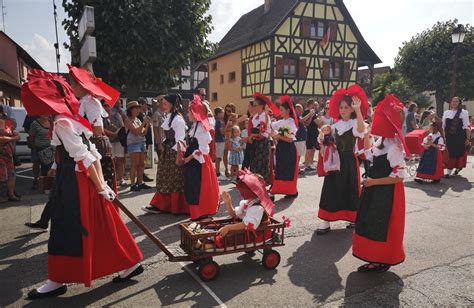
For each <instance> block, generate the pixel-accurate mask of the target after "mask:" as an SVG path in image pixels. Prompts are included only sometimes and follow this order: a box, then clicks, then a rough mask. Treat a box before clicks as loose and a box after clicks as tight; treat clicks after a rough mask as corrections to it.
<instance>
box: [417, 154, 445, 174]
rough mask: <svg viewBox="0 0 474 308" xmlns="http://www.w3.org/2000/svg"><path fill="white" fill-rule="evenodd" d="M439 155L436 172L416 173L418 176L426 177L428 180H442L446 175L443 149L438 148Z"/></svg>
mask: <svg viewBox="0 0 474 308" xmlns="http://www.w3.org/2000/svg"><path fill="white" fill-rule="evenodd" d="M436 155H437V157H436V171H435V173H434V174H427V173H420V172H417V173H416V177H417V178H420V179H426V180H435V181H437V180H440V179H441V178H442V177H443V175H444V169H443V151H440V150H438V151H437V154H436Z"/></svg>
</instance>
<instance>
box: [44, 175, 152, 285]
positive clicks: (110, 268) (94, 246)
mask: <svg viewBox="0 0 474 308" xmlns="http://www.w3.org/2000/svg"><path fill="white" fill-rule="evenodd" d="M76 177H77V184H78V190H79V195H80V196H81V197H80V210H81V225H82V226H83V227H84V228H85V229H86V230H87V231H88V235H87V236H83V237H82V251H83V253H82V256H81V257H67V256H54V255H48V279H49V280H52V281H55V282H59V283H84V285H85V286H86V287H90V286H91V283H92V280H94V279H97V278H101V277H104V276H107V275H110V274H113V273H117V272H119V271H122V270H125V269H128V268H130V267H132V266H134V265H135V264H137V263H139V262H140V261H141V260H142V259H143V256H142V253H141V252H140V249H139V248H138V246H137V244H136V243H135V240H134V239H133V237H132V235H131V234H130V231H129V230H128V229H127V227H126V226H125V224H124V223H123V221H122V219H121V218H120V215H119V214H118V212H117V211H116V209H115V207H114V206H113V204H112V203H111V202H109V201H106V200H105V199H103V197H101V196H99V195H98V194H97V189H96V188H95V186H94V184H93V183H92V181H90V180H89V179H88V177H87V176H86V175H85V174H84V173H82V172H76Z"/></svg>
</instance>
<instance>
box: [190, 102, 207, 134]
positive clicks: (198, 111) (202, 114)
mask: <svg viewBox="0 0 474 308" xmlns="http://www.w3.org/2000/svg"><path fill="white" fill-rule="evenodd" d="M189 109H190V111H191V113H192V114H193V116H194V118H195V119H196V121H197V122H201V123H202V126H204V128H205V129H206V131H210V130H211V124H210V123H209V117H208V116H207V113H208V112H207V108H206V106H204V103H203V102H202V101H201V98H200V97H199V95H194V99H193V101H192V102H191V105H190V108H189Z"/></svg>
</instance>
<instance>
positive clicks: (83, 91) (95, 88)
mask: <svg viewBox="0 0 474 308" xmlns="http://www.w3.org/2000/svg"><path fill="white" fill-rule="evenodd" d="M68 67H69V76H71V86H72V89H73V90H74V94H75V95H76V97H78V98H79V103H80V104H81V106H80V107H79V114H80V115H81V116H83V117H84V118H86V119H87V120H88V121H89V122H90V123H91V126H92V133H93V134H94V135H93V136H92V137H91V139H90V140H91V142H92V143H93V144H95V146H96V148H97V150H98V151H99V153H100V155H101V156H102V158H101V160H100V163H101V165H102V170H103V172H104V177H105V180H106V181H107V184H108V185H109V186H110V187H112V188H113V189H114V191H115V192H117V176H116V172H115V165H114V160H113V158H112V144H111V143H110V140H109V137H107V136H106V135H105V131H104V122H103V118H107V117H108V114H107V112H106V111H105V109H104V108H103V107H102V103H101V102H100V100H101V99H103V100H105V102H106V103H107V104H108V105H109V106H110V107H113V106H114V105H115V102H116V101H117V99H118V98H119V97H120V92H119V91H117V90H115V89H114V88H112V87H111V86H109V85H107V84H106V83H104V82H103V81H101V80H99V79H97V78H95V76H94V75H93V74H92V73H90V72H89V71H87V70H85V69H83V68H78V67H74V66H71V65H68Z"/></svg>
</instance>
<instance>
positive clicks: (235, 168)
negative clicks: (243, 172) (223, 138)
mask: <svg viewBox="0 0 474 308" xmlns="http://www.w3.org/2000/svg"><path fill="white" fill-rule="evenodd" d="M242 161H243V155H242V144H241V138H240V128H239V127H238V126H237V125H235V126H233V127H232V138H231V139H230V153H229V165H230V173H231V176H232V177H235V178H237V176H238V175H239V167H240V165H241V164H242Z"/></svg>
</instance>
